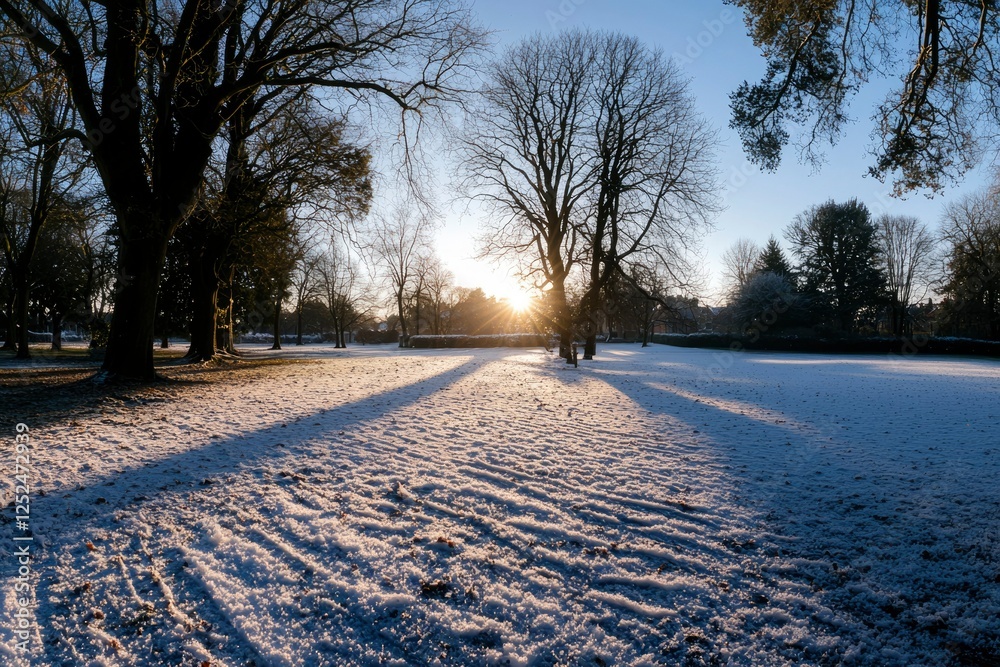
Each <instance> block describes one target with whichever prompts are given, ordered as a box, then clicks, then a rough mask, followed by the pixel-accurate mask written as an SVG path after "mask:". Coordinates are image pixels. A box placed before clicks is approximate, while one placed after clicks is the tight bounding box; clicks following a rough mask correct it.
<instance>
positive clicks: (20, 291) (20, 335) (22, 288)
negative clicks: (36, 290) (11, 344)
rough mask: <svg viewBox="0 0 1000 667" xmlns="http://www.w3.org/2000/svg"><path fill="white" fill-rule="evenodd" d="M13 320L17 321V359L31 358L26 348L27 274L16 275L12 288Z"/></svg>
mask: <svg viewBox="0 0 1000 667" xmlns="http://www.w3.org/2000/svg"><path fill="white" fill-rule="evenodd" d="M14 321H15V322H16V323H17V338H16V340H17V355H16V357H17V358H18V359H31V350H29V349H28V276H27V275H26V274H22V275H18V276H16V278H15V288H14Z"/></svg>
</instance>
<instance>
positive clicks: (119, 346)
mask: <svg viewBox="0 0 1000 667" xmlns="http://www.w3.org/2000/svg"><path fill="white" fill-rule="evenodd" d="M137 224H138V223H137ZM167 240H168V236H167V235H166V234H160V235H157V234H153V233H152V232H150V235H149V236H147V237H145V238H141V239H135V238H134V239H131V240H130V242H128V243H122V245H121V251H120V256H119V266H120V269H121V273H120V275H119V276H118V284H117V285H116V290H117V294H116V296H115V310H114V313H113V314H112V316H111V331H110V333H109V335H108V350H107V353H106V354H105V355H104V365H103V366H102V369H103V370H104V371H105V372H106V373H108V374H109V375H112V376H117V377H124V378H132V379H137V380H147V381H151V380H155V379H156V371H155V370H154V368H153V335H154V334H153V326H154V324H155V322H156V295H157V292H158V290H159V286H160V273H161V271H162V270H163V263H164V261H165V259H166V256H167Z"/></svg>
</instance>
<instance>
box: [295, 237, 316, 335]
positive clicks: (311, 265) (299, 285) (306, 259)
mask: <svg viewBox="0 0 1000 667" xmlns="http://www.w3.org/2000/svg"><path fill="white" fill-rule="evenodd" d="M321 261H322V260H321V257H320V255H319V254H318V253H316V252H313V251H311V250H306V252H304V253H302V257H301V259H299V261H298V265H297V266H296V267H295V270H294V271H293V272H292V296H293V298H294V299H295V344H296V345H302V312H303V310H304V308H305V304H306V301H308V300H309V299H311V298H313V297H315V296H317V295H319V294H320V292H321V286H320V283H319V279H320V276H319V266H320V262H321Z"/></svg>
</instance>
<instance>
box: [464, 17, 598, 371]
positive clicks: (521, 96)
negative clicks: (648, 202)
mask: <svg viewBox="0 0 1000 667" xmlns="http://www.w3.org/2000/svg"><path fill="white" fill-rule="evenodd" d="M593 42H594V39H593V37H592V36H591V35H587V34H584V33H579V32H569V33H561V34H560V35H559V36H557V37H551V38H550V37H541V36H536V37H533V38H530V39H527V40H525V41H523V42H521V43H519V44H517V45H515V46H513V47H511V48H509V49H507V50H506V51H505V52H504V54H503V55H502V56H501V57H500V58H499V59H498V60H497V61H496V62H494V63H493V64H492V65H490V66H489V67H488V68H487V70H486V72H485V77H486V83H485V85H484V87H483V89H482V94H481V96H480V98H479V103H478V104H477V105H476V106H475V108H474V109H473V110H472V112H471V113H470V115H469V117H468V123H467V127H468V128H469V129H468V132H467V134H466V136H465V137H464V138H463V140H462V146H461V160H462V173H463V178H462V184H463V186H464V189H465V190H466V192H467V193H469V195H470V196H471V197H474V198H477V199H479V200H480V201H482V202H484V203H485V204H486V206H487V208H488V210H489V212H490V214H491V220H490V224H491V227H490V230H489V232H488V234H487V236H486V237H485V238H484V244H483V251H484V255H490V256H494V257H499V258H513V259H516V260H517V261H518V262H519V264H520V265H521V267H522V270H521V275H522V277H524V278H526V279H528V280H531V281H532V282H533V283H534V285H535V287H536V288H537V289H539V290H544V291H545V292H546V301H547V302H548V303H549V304H550V306H551V311H552V318H553V323H554V328H555V330H556V332H557V333H558V334H559V341H560V343H559V350H560V354H561V355H562V356H564V357H565V356H568V355H569V354H570V343H571V340H572V316H571V313H570V309H569V305H568V303H567V299H566V281H567V279H568V278H569V276H570V273H571V272H572V271H573V269H574V267H575V266H576V264H577V263H578V261H579V259H580V257H579V255H578V243H579V241H580V235H579V227H578V225H579V224H580V222H581V217H582V216H584V215H585V214H586V213H585V205H584V204H585V202H584V201H583V200H584V198H585V197H586V196H587V195H588V193H589V190H590V188H591V187H592V173H593V156H592V154H591V153H590V152H588V151H586V150H583V148H584V145H585V144H586V142H587V141H589V140H590V137H589V136H588V135H587V134H586V129H585V127H584V118H585V114H586V113H587V108H586V95H587V92H588V90H589V88H590V86H591V85H592V82H591V76H592V71H593V67H592V62H593V60H594V44H593Z"/></svg>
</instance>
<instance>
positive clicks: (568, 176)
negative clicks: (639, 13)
mask: <svg viewBox="0 0 1000 667" xmlns="http://www.w3.org/2000/svg"><path fill="white" fill-rule="evenodd" d="M483 98H484V105H483V108H482V109H478V110H477V111H476V119H475V121H474V122H473V127H474V131H473V132H472V134H471V136H470V137H469V138H468V139H467V141H466V147H465V150H464V156H463V157H464V158H465V168H466V174H467V184H469V185H470V186H472V187H478V188H480V189H481V190H482V191H485V192H486V194H482V193H480V197H481V198H482V199H485V200H486V201H488V202H489V203H491V204H493V205H494V213H495V214H496V215H497V217H498V218H499V220H500V222H499V224H496V225H495V226H494V229H493V230H492V232H491V236H490V239H489V243H488V244H487V250H489V251H491V252H494V253H496V254H499V255H516V256H518V257H519V258H521V259H524V258H528V262H527V266H528V272H527V273H528V274H529V275H531V276H533V277H539V276H540V277H541V280H537V279H536V281H535V282H536V286H539V287H546V288H548V289H549V294H548V295H547V297H548V299H547V300H548V302H549V303H550V304H552V305H553V307H554V310H555V311H556V315H555V320H556V329H557V331H558V332H559V333H560V339H561V341H562V342H561V345H560V350H561V352H562V353H563V354H564V355H565V354H568V344H567V343H568V338H569V334H570V332H571V330H572V321H567V320H565V319H564V318H565V316H566V310H567V309H566V307H565V301H566V299H565V296H564V295H565V293H566V280H567V278H568V277H569V276H570V273H571V272H572V270H573V268H574V266H575V265H576V264H578V263H583V265H584V267H585V268H586V270H587V274H588V282H587V283H586V287H585V291H584V294H583V295H582V298H581V310H582V317H581V318H580V323H581V324H582V326H583V328H584V329H583V333H584V334H585V336H586V340H587V342H586V348H585V350H584V355H585V357H591V356H592V355H593V354H594V351H595V349H596V340H597V338H596V334H597V328H598V326H599V322H600V321H601V320H602V319H603V312H602V308H601V301H602V294H603V290H604V287H605V286H606V285H607V284H608V282H609V281H610V280H611V278H612V276H613V275H615V274H616V273H618V274H620V275H622V276H624V277H625V278H626V279H627V278H629V277H630V276H631V275H632V272H631V271H630V270H629V266H630V265H631V264H638V265H645V264H649V263H656V264H659V265H661V266H663V267H665V270H666V271H667V273H668V274H669V275H671V278H672V279H673V280H674V281H675V282H677V283H678V284H679V285H684V284H686V283H689V282H690V276H689V274H690V273H691V271H690V268H691V267H689V266H688V264H687V261H686V256H687V250H688V249H689V248H690V247H691V246H692V245H693V244H694V242H695V240H696V238H697V237H696V235H695V234H694V233H693V232H694V231H695V230H696V229H698V228H699V227H702V226H704V225H705V224H706V223H707V222H708V218H709V217H710V215H711V214H712V213H713V212H714V211H715V210H716V195H715V188H714V185H715V168H714V166H713V163H712V155H713V151H712V149H713V146H714V142H715V133H714V132H713V131H712V130H711V129H710V128H709V127H708V125H707V123H706V122H705V120H704V119H703V118H702V117H701V116H700V115H699V114H698V113H697V112H696V110H695V107H694V102H693V100H692V99H691V97H690V95H689V94H688V92H687V85H686V82H685V81H684V79H683V77H682V76H681V75H680V73H679V71H678V70H677V69H676V67H675V66H674V65H673V64H672V63H670V62H669V61H668V60H667V59H665V58H664V57H663V55H662V53H660V52H657V51H653V50H650V49H649V48H647V47H646V46H644V45H643V44H642V43H641V42H640V41H638V40H637V39H635V38H632V37H627V36H624V35H621V34H616V33H592V32H568V33H562V34H560V35H557V36H555V37H535V38H532V39H530V40H527V41H525V42H523V43H521V44H520V45H519V46H516V47H514V48H513V49H511V50H510V51H508V52H507V53H506V54H505V55H504V56H503V57H502V58H501V59H500V60H498V61H497V62H496V63H495V64H494V65H493V69H492V70H491V74H490V78H489V83H488V84H487V86H486V88H485V89H484V93H483Z"/></svg>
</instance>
